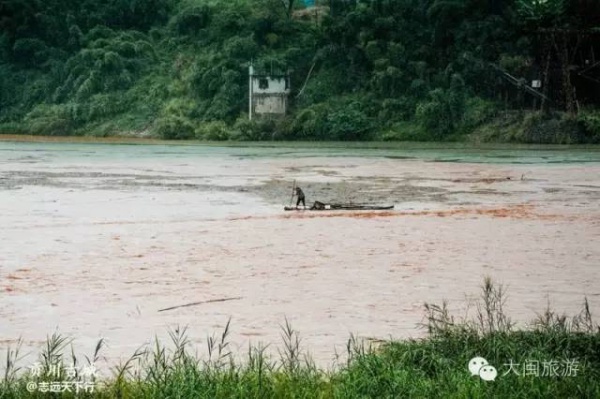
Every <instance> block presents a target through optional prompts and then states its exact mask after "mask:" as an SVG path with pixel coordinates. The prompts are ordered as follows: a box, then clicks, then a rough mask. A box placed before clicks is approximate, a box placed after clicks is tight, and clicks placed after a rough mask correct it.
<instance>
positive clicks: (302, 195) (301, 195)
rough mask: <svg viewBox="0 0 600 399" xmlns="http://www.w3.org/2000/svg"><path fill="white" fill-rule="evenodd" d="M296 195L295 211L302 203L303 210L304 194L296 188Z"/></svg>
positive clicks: (304, 205) (304, 204)
mask: <svg viewBox="0 0 600 399" xmlns="http://www.w3.org/2000/svg"><path fill="white" fill-rule="evenodd" d="M296 195H297V196H298V200H297V201H296V209H298V206H299V205H300V203H301V202H302V206H303V207H304V208H306V202H305V200H306V199H305V197H304V192H303V191H302V189H301V188H300V187H296Z"/></svg>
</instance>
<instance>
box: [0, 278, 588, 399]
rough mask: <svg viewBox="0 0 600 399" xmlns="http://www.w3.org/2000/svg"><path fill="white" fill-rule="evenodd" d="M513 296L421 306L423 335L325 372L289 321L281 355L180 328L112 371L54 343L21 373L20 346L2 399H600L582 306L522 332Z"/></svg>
mask: <svg viewBox="0 0 600 399" xmlns="http://www.w3.org/2000/svg"><path fill="white" fill-rule="evenodd" d="M506 294H507V292H506V290H505V288H504V287H502V286H500V285H499V286H495V285H494V283H493V282H492V281H491V280H488V279H486V280H484V284H483V285H482V290H481V296H480V298H479V300H478V302H477V313H476V314H475V315H473V316H472V317H471V318H465V317H461V316H458V315H455V314H451V313H449V312H448V308H447V306H446V304H445V303H444V304H431V303H426V304H425V306H424V308H423V310H424V313H425V317H424V320H423V324H422V327H423V328H424V329H426V330H427V331H428V335H427V337H425V338H423V339H419V340H405V341H390V340H376V341H368V340H367V341H365V340H362V339H359V338H357V337H355V336H350V337H349V338H348V341H347V345H346V348H345V349H343V350H342V351H341V352H340V353H339V356H338V360H337V364H336V367H335V368H333V369H329V370H325V369H323V368H320V367H318V366H317V365H316V364H315V363H314V362H313V359H312V357H311V355H310V347H307V346H306V345H305V343H304V342H303V341H302V333H301V332H299V331H298V330H296V329H295V328H294V325H293V323H292V324H291V323H290V322H289V321H288V320H287V319H286V320H284V321H282V322H281V324H280V327H279V329H280V333H281V341H282V344H281V345H280V347H281V348H282V349H281V351H280V352H279V354H278V355H274V356H273V355H271V354H269V352H268V351H267V348H268V347H267V346H260V345H251V346H249V347H248V348H246V349H245V350H244V351H243V352H244V353H245V355H242V354H241V353H237V352H236V351H235V350H234V349H232V346H231V345H230V334H231V332H232V331H235V329H236V325H235V323H233V324H230V323H229V322H228V323H227V324H226V325H225V326H224V327H223V329H222V330H220V331H216V332H215V333H213V334H212V336H211V335H208V336H207V339H206V340H204V341H203V342H202V343H201V345H202V346H203V347H204V348H203V349H202V350H201V352H202V353H204V355H203V356H201V355H199V354H198V344H196V343H194V342H193V341H192V340H191V339H190V337H189V331H188V329H187V328H185V327H183V326H179V327H176V328H172V329H171V330H170V331H169V338H168V339H165V340H159V339H158V338H157V339H156V340H154V341H152V342H150V343H147V344H144V345H141V346H140V347H139V348H138V349H137V350H136V351H135V352H133V353H131V354H130V357H129V358H127V359H126V360H125V361H124V362H122V363H121V364H120V365H117V366H113V367H110V368H106V367H105V366H104V363H103V362H102V361H101V360H102V358H103V352H104V350H105V346H106V342H105V341H104V340H102V339H101V340H99V341H98V342H97V343H96V345H95V348H94V349H92V348H89V352H88V354H89V356H86V357H85V358H84V357H83V356H81V355H80V357H77V356H76V355H75V353H76V351H75V350H73V349H70V351H71V354H69V353H67V352H68V351H69V346H71V348H72V347H73V344H72V343H71V341H70V340H69V339H68V337H65V336H60V335H57V334H55V335H52V337H49V338H47V341H46V343H45V347H46V349H44V350H43V351H42V352H41V353H40V354H39V358H38V359H37V361H36V362H34V363H30V364H26V363H25V364H23V362H22V359H21V358H20V355H21V353H20V351H19V349H20V344H22V343H20V342H16V343H15V344H14V345H12V346H11V347H10V349H9V350H8V351H7V353H6V361H3V362H2V366H0V371H2V372H3V373H2V375H3V376H4V378H3V379H0V397H3V398H7V399H12V398H29V397H31V398H37V397H40V395H44V394H47V393H48V392H53V393H54V392H56V393H55V394H54V395H56V397H62V398H72V397H80V396H85V397H88V398H114V397H128V398H156V397H173V396H176V397H180V398H211V399H212V398H244V399H245V398H283V397H286V398H287V397H291V396H293V397H310V398H316V397H319V398H339V397H377V398H380V397H432V396H440V395H441V396H443V397H495V398H514V397H527V398H548V397H577V398H590V399H591V398H597V397H598V396H599V395H600V383H599V381H600V371H599V370H600V361H599V357H598V355H597V352H598V350H599V348H600V326H599V325H598V324H597V323H595V321H594V320H593V318H592V315H591V313H590V309H589V304H588V303H587V301H583V306H582V308H581V311H580V312H578V313H577V314H574V315H570V316H568V317H567V316H562V315H560V314H558V313H556V312H554V311H553V310H552V309H550V308H546V309H545V310H544V311H541V310H540V313H538V317H537V318H536V319H535V320H533V322H532V325H531V327H530V328H528V329H527V330H521V329H515V328H514V327H513V325H512V322H511V319H510V317H509V314H507V313H505V312H504V310H503V309H504V305H505V302H504V301H505V300H506V299H507V297H506ZM509 295H510V292H509ZM75 346H76V347H77V343H76V342H75ZM3 360H4V359H3ZM34 360H36V359H35V358H34Z"/></svg>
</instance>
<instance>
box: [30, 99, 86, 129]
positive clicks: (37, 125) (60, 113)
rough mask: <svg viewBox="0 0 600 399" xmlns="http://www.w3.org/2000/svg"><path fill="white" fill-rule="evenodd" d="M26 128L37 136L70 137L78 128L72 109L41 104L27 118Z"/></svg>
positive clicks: (64, 106) (65, 106)
mask: <svg viewBox="0 0 600 399" xmlns="http://www.w3.org/2000/svg"><path fill="white" fill-rule="evenodd" d="M24 122H25V126H26V128H27V130H28V131H29V132H30V133H31V134H35V135H48V136H54V135H69V134H72V133H73V130H74V129H75V127H76V125H77V124H76V121H75V118H74V115H73V109H72V107H70V106H68V105H64V104H63V105H47V104H41V105H38V106H37V107H35V108H34V109H33V110H32V111H31V112H29V113H28V114H27V116H26V117H25V121H24Z"/></svg>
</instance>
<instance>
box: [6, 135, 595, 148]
mask: <svg viewBox="0 0 600 399" xmlns="http://www.w3.org/2000/svg"><path fill="white" fill-rule="evenodd" d="M0 142H13V143H42V144H47V143H49V144H112V145H167V146H185V147H194V146H206V147H233V148H235V147H239V148H246V147H250V148H310V149H318V148H323V149H326V148H331V149H340V148H344V149H364V150H368V149H373V150H395V149H397V150H403V149H407V150H412V149H432V150H435V149H444V150H449V149H473V150H476V149H481V150H503V149H506V150H553V149H556V150H557V151H558V150H565V149H568V150H600V145H598V144H596V143H586V144H582V143H573V144H548V143H515V142H480V141H450V142H444V141H392V142H390V141H375V140H372V141H300V140H293V141H290V140H281V141H232V140H228V141H214V140H199V139H186V140H165V139H160V138H149V137H132V136H119V135H115V136H37V135H32V134H0Z"/></svg>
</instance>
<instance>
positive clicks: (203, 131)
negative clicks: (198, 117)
mask: <svg viewBox="0 0 600 399" xmlns="http://www.w3.org/2000/svg"><path fill="white" fill-rule="evenodd" d="M196 138H197V139H199V140H210V141H224V140H229V139H230V138H231V131H230V129H229V128H228V127H227V124H226V123H225V122H222V121H213V122H206V123H203V124H201V125H200V126H199V127H198V128H197V129H196Z"/></svg>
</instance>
